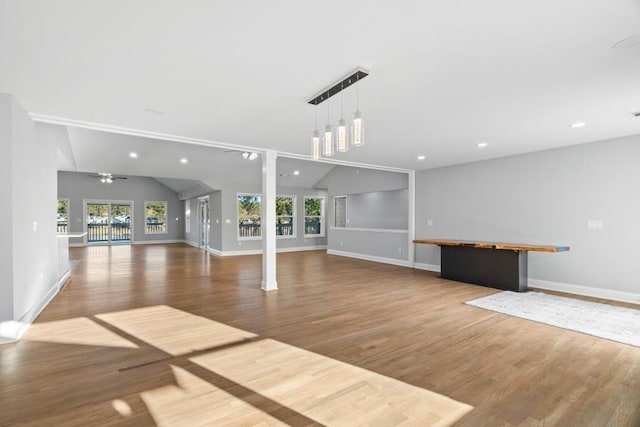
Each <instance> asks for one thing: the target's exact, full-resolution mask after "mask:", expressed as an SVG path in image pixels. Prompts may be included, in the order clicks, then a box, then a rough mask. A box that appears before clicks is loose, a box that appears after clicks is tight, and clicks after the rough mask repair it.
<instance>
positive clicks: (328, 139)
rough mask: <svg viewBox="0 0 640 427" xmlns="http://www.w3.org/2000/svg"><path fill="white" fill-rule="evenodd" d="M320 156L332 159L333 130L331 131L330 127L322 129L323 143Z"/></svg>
mask: <svg viewBox="0 0 640 427" xmlns="http://www.w3.org/2000/svg"><path fill="white" fill-rule="evenodd" d="M322 154H323V155H324V156H325V157H332V156H333V155H334V150H333V129H331V125H326V126H325V127H324V142H323V144H322Z"/></svg>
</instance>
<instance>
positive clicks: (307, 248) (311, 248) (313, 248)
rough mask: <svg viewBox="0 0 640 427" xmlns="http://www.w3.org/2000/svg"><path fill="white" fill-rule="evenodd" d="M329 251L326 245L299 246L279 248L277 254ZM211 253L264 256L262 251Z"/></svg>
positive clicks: (210, 249)
mask: <svg viewBox="0 0 640 427" xmlns="http://www.w3.org/2000/svg"><path fill="white" fill-rule="evenodd" d="M324 249H327V247H326V246H325V245H319V246H298V247H293V248H278V249H276V252H277V253H283V252H302V251H319V250H324ZM209 253H212V254H213V255H216V256H243V255H262V249H247V250H244V251H220V250H218V249H212V248H209Z"/></svg>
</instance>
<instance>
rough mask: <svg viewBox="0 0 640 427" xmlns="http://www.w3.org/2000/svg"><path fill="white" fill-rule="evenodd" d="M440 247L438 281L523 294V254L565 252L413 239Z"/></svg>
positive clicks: (562, 249)
mask: <svg viewBox="0 0 640 427" xmlns="http://www.w3.org/2000/svg"><path fill="white" fill-rule="evenodd" d="M413 243H415V244H429V245H438V246H440V255H441V256H440V277H442V278H444V279H450V280H456V281H459V282H466V283H473V284H476V285H482V286H488V287H491V288H497V289H504V290H508V291H515V292H526V291H527V254H528V253H529V252H530V251H535V252H566V251H568V250H569V247H568V246H546V245H528V244H521V243H503V242H478V241H468V240H442V239H416V240H414V241H413Z"/></svg>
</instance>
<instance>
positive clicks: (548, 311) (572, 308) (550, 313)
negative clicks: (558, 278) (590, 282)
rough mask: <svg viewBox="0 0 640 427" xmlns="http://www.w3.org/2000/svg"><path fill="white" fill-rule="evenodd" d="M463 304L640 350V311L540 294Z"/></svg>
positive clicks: (509, 295) (491, 297) (494, 297)
mask: <svg viewBox="0 0 640 427" xmlns="http://www.w3.org/2000/svg"><path fill="white" fill-rule="evenodd" d="M465 304H468V305H472V306H474V307H479V308H484V309H487V310H492V311H497V312H499V313H504V314H509V315H511V316H516V317H521V318H523V319H528V320H534V321H536V322H540V323H546V324H547V325H552V326H557V327H559V328H564V329H569V330H572V331H577V332H582V333H585V334H589V335H593V336H596V337H600V338H606V339H608V340H612V341H618V342H621V343H624V344H630V345H633V346H636V347H640V310H634V309H630V308H624V307H616V306H612V305H607V304H600V303H596V302H590V301H583V300H579V299H573V298H565V297H559V296H555V295H549V294H544V293H541V292H531V291H530V292H522V293H519V292H510V291H505V292H499V293H497V294H494V295H489V296H488V297H484V298H479V299H476V300H473V301H467V302H466V303H465Z"/></svg>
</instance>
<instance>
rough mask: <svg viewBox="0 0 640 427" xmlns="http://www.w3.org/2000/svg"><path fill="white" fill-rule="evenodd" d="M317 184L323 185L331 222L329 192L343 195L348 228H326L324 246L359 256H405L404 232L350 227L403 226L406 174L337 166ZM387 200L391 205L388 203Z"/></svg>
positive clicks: (406, 208)
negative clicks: (325, 243)
mask: <svg viewBox="0 0 640 427" xmlns="http://www.w3.org/2000/svg"><path fill="white" fill-rule="evenodd" d="M320 185H327V189H328V193H329V199H328V203H329V205H328V209H327V213H328V223H329V224H330V225H333V224H335V220H334V210H333V196H339V195H347V217H348V219H349V225H348V228H349V229H339V228H330V229H329V231H328V239H327V248H328V249H330V250H332V251H341V252H348V253H350V254H355V255H359V256H362V257H363V258H367V257H377V258H387V259H390V260H394V261H407V260H408V254H407V248H408V244H409V235H408V233H396V232H382V231H364V230H353V229H354V228H379V229H407V224H408V221H409V219H408V216H409V203H408V190H407V188H408V174H406V173H399V172H387V171H378V170H373V169H363V168H354V167H346V166H338V167H335V168H334V169H332V170H331V171H330V172H329V173H328V174H327V175H326V176H325V177H324V178H323V179H322V180H321V181H320V182H319V183H318V186H320ZM390 203H393V204H394V206H389V204H390ZM401 217H403V218H401Z"/></svg>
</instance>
